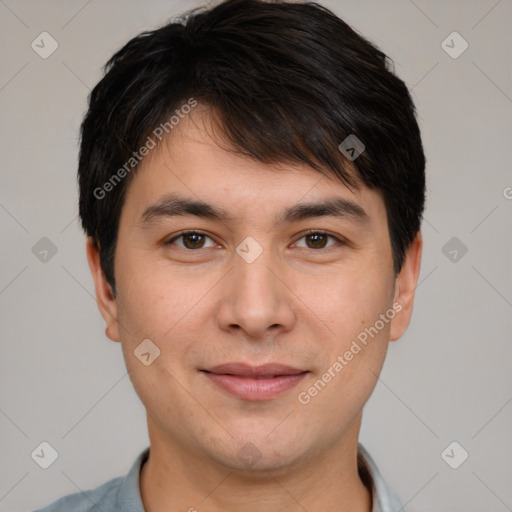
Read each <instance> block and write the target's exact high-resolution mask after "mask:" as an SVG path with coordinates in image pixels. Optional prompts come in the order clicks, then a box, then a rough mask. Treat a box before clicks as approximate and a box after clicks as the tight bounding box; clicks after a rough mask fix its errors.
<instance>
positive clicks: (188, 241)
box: [167, 231, 211, 250]
mask: <svg viewBox="0 0 512 512" xmlns="http://www.w3.org/2000/svg"><path fill="white" fill-rule="evenodd" d="M207 238H210V237H208V236H206V235H203V234H202V233H199V232H197V231H188V232H186V233H181V234H180V235H178V236H175V237H174V238H172V239H171V240H169V241H168V242H167V245H173V244H175V242H176V240H180V239H182V241H183V243H182V245H180V244H175V245H177V246H178V247H181V248H182V249H190V250H194V249H203V248H205V245H204V243H205V240H206V239H207ZM210 247H211V246H210Z"/></svg>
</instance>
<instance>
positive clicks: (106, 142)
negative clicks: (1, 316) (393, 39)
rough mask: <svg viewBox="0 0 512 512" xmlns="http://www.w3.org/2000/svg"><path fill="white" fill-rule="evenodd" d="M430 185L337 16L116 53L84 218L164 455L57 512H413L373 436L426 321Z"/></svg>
mask: <svg viewBox="0 0 512 512" xmlns="http://www.w3.org/2000/svg"><path fill="white" fill-rule="evenodd" d="M424 168H425V158H424V154H423V148H422V143H421V138H420V132H419V128H418V125H417V122H416V119H415V109H414V105H413V103H412V100H411V98H410V95H409V93H408V91H407V88H406V86H405V85H404V83H403V82H402V81H401V80H400V79H398V78H397V77H396V76H395V75H394V74H393V73H392V72H391V71H390V70H389V69H388V66H387V58H386V56H385V55H384V54H383V53H381V52H380V51H379V50H378V49H377V48H375V47H374V46H373V45H371V44H370V43H369V42H368V41H366V40H365V39H363V38H362V37H361V36H359V35H358V34H356V33H355V32H354V31H353V30H352V29H351V28H350V27H349V26H348V25H347V24H345V23H344V22H343V21H342V20H340V19H339V18H338V17H336V16H335V15H334V14H332V13H331V12H330V11H328V10H327V9H325V8H323V7H321V6H319V5H315V4H307V3H300V2H293V3H287V2H284V1H277V2H272V3H267V2H264V1H261V0H228V1H226V2H223V3H221V4H219V5H218V6H216V7H215V8H212V9H210V10H205V11H194V12H192V13H190V14H189V15H188V16H187V17H185V18H183V19H182V20H181V21H180V22H175V23H170V24H168V25H166V26H164V27H162V28H161V29H158V30H155V31H153V32H147V33H143V34H141V35H139V36H138V37H136V38H134V39H133V40H131V41H130V42H129V43H128V44H127V45H126V46H125V47H124V48H122V49H121V50H120V51H119V52H118V53H116V54H115V55H114V56H113V57H112V59H111V60H110V61H109V63H108V64H107V67H106V74H105V76H104V78H103V79H102V80H101V81H100V82H99V83H98V85H97V86H96V87H95V88H94V90H93V91H92V93H91V96H90V99H89V110H88V112H87V114H86V117H85V119H84V122H83V125H82V137H81V150H80V162H79V184H80V216H81V220H82V225H83V227H84V230H85V232H86V234H87V257H88V261H89V265H90V268H91V272H92V276H93V279H94V283H95V287H96V297H97V302H98V307H99V309H100V311H101V314H102V316H103V318H104V319H105V322H106V334H107V336H108V337H109V338H110V339H111V340H113V341H119V342H121V346H122V350H123V355H124V358H125V363H126V366H127V370H128V372H129V375H130V378H131V381H132V383H133V385H134V388H135V390H136V392H137V394H138V396H139V397H140V399H141V401H142V403H143V404H144V406H145V407H146V410H147V423H148V431H149V438H150V447H149V448H148V449H146V450H144V452H142V453H141V454H140V455H139V457H138V458H137V460H136V461H135V462H134V464H133V466H132V468H131V470H130V472H129V473H128V475H127V476H126V477H119V478H116V479H114V480H111V481H109V482H107V483H105V484H104V485H102V486H100V487H98V488H97V489H94V490H90V491H87V493H86V494H87V495H84V494H83V493H76V494H73V495H69V496H66V497H63V498H61V499H59V500H57V501H56V502H54V503H53V504H51V505H49V506H48V507H46V508H44V509H42V510H44V511H45V512H50V511H64V510H65V511H75V510H76V511H86V510H91V511H92V510H101V511H103V512H110V511H122V512H143V511H146V512H163V511H166V512H168V511H180V510H182V511H190V512H192V511H198V512H202V511H209V512H219V511H222V512H230V511H234V510H237V511H240V510H243V511H244V512H269V511H275V512H277V511H290V512H295V511H304V510H307V511H309V512H316V511H322V512H325V511H333V512H334V511H336V512H348V511H350V512H370V511H373V512H377V511H381V512H390V511H394V512H398V510H401V504H400V502H399V499H398V498H397V496H396V495H395V494H394V493H393V491H392V490H391V489H390V487H388V485H387V484H386V482H385V481H384V480H383V478H382V476H381V474H380V473H379V471H378V468H377V466H376V465H375V462H374V461H373V459H372V458H371V456H370V455H369V453H368V452H367V451H366V450H365V449H364V447H363V446H362V445H361V444H360V443H358V436H359V431H360V425H361V419H362V410H363V407H364V404H365V403H366V402H367V400H368V398H369V397H370V395H371V393H372V391H373V389H374V387H375V385H376V382H377V379H378V375H379V373H380V371H381V369H382V366H383V364H384V360H385V357H386V352H387V348H388V344H389V341H393V340H397V339H398V338H400V337H401V336H402V334H403V333H404V332H405V330H406V328H407V326H408V324H409V320H410V317H411V314H412V309H413V299H414V290H415V287H416V285H417V280H418V275H419V271H420V262H421V250H422V238H421V233H420V226H421V218H422V214H423V208H424V198H425V175H424Z"/></svg>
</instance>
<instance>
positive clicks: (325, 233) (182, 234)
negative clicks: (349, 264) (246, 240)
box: [165, 230, 347, 252]
mask: <svg viewBox="0 0 512 512" xmlns="http://www.w3.org/2000/svg"><path fill="white" fill-rule="evenodd" d="M186 235H200V236H204V237H206V238H209V239H210V240H212V238H211V237H210V236H209V235H207V234H206V233H202V232H201V231H183V232H181V233H180V234H178V235H176V236H173V237H172V238H171V239H169V240H167V241H166V242H165V245H172V244H173V243H174V242H175V241H176V240H178V239H179V238H182V237H184V236H186ZM311 235H323V236H327V237H329V238H332V239H334V240H336V241H337V242H338V244H340V245H346V244H347V242H346V241H345V240H343V239H342V238H339V237H337V236H334V235H331V234H330V233H327V232H325V231H318V230H310V231H307V232H306V233H304V234H303V235H302V236H301V237H300V238H299V239H298V240H302V239H303V238H305V237H307V236H311ZM298 240H297V241H298ZM295 243H296V242H295ZM331 247H334V246H330V247H321V248H319V249H311V250H313V251H322V250H327V249H330V248H331ZM180 249H185V250H186V251H191V252H195V251H199V250H200V249H208V247H199V248H198V249H188V248H187V247H180ZM305 249H309V247H305Z"/></svg>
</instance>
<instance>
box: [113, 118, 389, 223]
mask: <svg viewBox="0 0 512 512" xmlns="http://www.w3.org/2000/svg"><path fill="white" fill-rule="evenodd" d="M173 194H174V195H177V196H179V197H182V198H187V199H189V200H191V201H193V200H196V201H198V202H203V203H208V204H212V205H216V206H217V207H218V211H222V212H223V213H225V214H226V216H228V215H229V212H235V213H236V217H237V218H242V217H244V216H245V217H247V218H251V217H254V215H258V216H259V217H261V216H264V215H265V214H267V213H268V215H269V216H272V219H273V220H274V221H275V220H276V219H277V218H279V217H278V214H279V213H280V212H282V210H283V206H284V205H287V206H290V205H293V204H298V203H301V204H303V203H314V202H319V201H320V200H322V199H326V198H329V199H331V200H332V199H336V198H342V199H345V200H346V202H347V204H348V203H352V204H353V205H354V207H355V208H356V209H357V207H358V206H359V207H360V209H361V210H363V211H364V212H366V213H367V215H368V217H369V218H370V219H372V218H373V219H375V220H378V219H379V218H383V220H384V222H386V212H385V207H384V202H383V199H382V195H381V193H380V192H378V191H375V190H371V189H369V188H368V187H366V186H365V185H364V184H362V183H359V184H358V188H357V189H354V188H348V187H347V186H346V185H345V184H344V183H342V182H341V180H340V179H339V178H337V177H336V176H333V175H324V174H321V173H320V172H318V171H317V170H315V169H313V168H311V167H309V166H307V165H305V164H295V163H293V164H292V163H284V162H283V163H271V164H268V163H262V162H260V161H257V160H255V159H253V158H250V157H248V156H246V155H242V154H240V153H239V152H237V151H235V150H233V148H232V146H231V145H230V144H229V143H228V142H227V141H226V140H225V139H224V138H223V136H222V134H219V132H216V127H215V125H213V124H212V123H211V118H210V116H208V115H205V114H204V111H203V113H201V111H198V112H194V113H193V114H191V115H190V116H188V117H186V118H185V119H183V120H182V121H181V122H180V124H179V126H178V127H177V128H176V129H175V130H173V131H172V132H171V133H170V134H169V135H168V136H167V137H166V138H165V139H163V140H162V143H161V144H160V145H159V146H158V147H157V148H155V149H154V150H152V151H151V152H150V154H149V155H148V156H147V157H145V159H144V160H143V161H142V163H141V164H140V165H139V168H138V169H137V172H136V174H135V175H134V177H133V179H132V180H131V183H130V184H129V186H128V190H127V192H126V198H125V207H126V209H128V210H133V211H132V212H131V213H132V214H133V220H135V218H134V216H135V214H138V215H139V217H141V216H143V214H144V212H145V211H146V210H147V209H148V207H149V206H151V205H156V204H158V203H159V202H162V201H165V198H166V197H169V195H173ZM349 206H350V205H349ZM124 209H125V208H123V210H124ZM131 216H132V215H131ZM283 218H284V217H283V216H281V219H283Z"/></svg>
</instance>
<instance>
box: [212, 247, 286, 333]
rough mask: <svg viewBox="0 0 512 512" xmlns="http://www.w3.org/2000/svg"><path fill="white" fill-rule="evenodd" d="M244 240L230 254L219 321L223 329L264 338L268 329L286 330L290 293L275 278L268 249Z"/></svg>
mask: <svg viewBox="0 0 512 512" xmlns="http://www.w3.org/2000/svg"><path fill="white" fill-rule="evenodd" d="M248 238H249V239H246V240H244V241H243V242H242V243H241V244H240V245H239V246H238V247H237V254H235V255H234V258H233V264H234V268H233V270H232V272H230V273H229V279H230V280H231V283H230V286H229V287H228V288H229V296H225V297H224V300H223V304H222V306H221V309H220V316H219V321H220V322H221V324H222V327H223V328H224V329H227V328H232V327H233V326H238V327H240V328H242V329H243V330H245V331H246V332H247V334H249V335H250V336H253V337H264V336H265V334H266V333H267V331H268V330H269V328H270V327H274V326H279V327H281V328H283V329H289V328H290V326H291V323H292V322H293V319H294V313H293V310H292V307H291V302H290V299H291V297H290V295H291V292H287V289H286V286H285V285H284V283H283V282H282V281H281V280H280V279H278V278H277V277H276V275H275V274H276V273H278V272H279V270H278V269H279V263H278V261H277V260H276V258H275V257H274V253H273V251H272V250H271V248H270V247H268V246H266V247H265V248H263V246H262V245H260V244H259V243H258V242H256V241H255V240H254V239H251V238H250V237H248Z"/></svg>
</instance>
